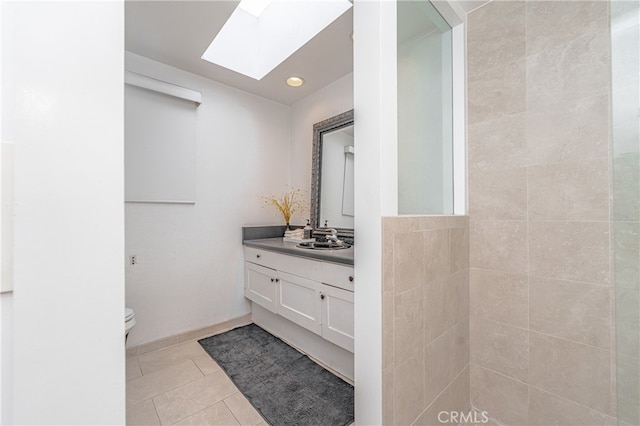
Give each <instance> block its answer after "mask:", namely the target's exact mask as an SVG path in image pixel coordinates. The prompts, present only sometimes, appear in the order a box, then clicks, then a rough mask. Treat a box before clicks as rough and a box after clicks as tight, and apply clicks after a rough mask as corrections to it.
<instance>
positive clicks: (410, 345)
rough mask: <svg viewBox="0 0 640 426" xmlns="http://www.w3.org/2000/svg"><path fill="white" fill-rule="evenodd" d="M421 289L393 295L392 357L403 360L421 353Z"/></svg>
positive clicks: (422, 344)
mask: <svg viewBox="0 0 640 426" xmlns="http://www.w3.org/2000/svg"><path fill="white" fill-rule="evenodd" d="M422 301H423V291H422V288H416V289H413V290H409V291H406V292H404V293H401V294H399V295H397V296H395V300H394V307H393V359H394V363H396V364H399V363H402V362H405V361H406V360H407V359H409V358H411V357H415V356H417V355H418V354H422V349H423V346H424V339H423V336H424V319H423V312H424V306H423V302H422Z"/></svg>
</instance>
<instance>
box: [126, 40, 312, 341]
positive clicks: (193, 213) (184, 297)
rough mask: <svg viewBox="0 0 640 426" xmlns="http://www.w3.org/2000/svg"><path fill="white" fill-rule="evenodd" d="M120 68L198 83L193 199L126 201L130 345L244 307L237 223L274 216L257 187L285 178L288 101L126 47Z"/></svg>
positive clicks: (275, 186)
mask: <svg viewBox="0 0 640 426" xmlns="http://www.w3.org/2000/svg"><path fill="white" fill-rule="evenodd" d="M126 67H127V69H128V70H130V71H133V72H137V73H140V74H144V75H147V76H150V77H152V78H156V79H160V80H164V81H167V82H169V83H172V84H177V85H180V86H183V87H187V88H190V89H193V90H198V91H200V92H202V104H201V105H200V106H199V107H198V109H197V113H196V115H197V117H196V203H195V205H175V204H135V203H127V204H126V254H127V258H128V256H131V255H136V257H137V261H138V264H137V265H135V266H130V265H128V266H127V267H126V279H127V286H126V302H127V306H129V307H131V308H132V309H133V310H134V311H135V314H136V321H137V324H136V326H135V328H134V329H133V330H132V331H131V333H130V334H129V341H128V345H129V346H133V345H138V344H142V343H146V342H150V341H153V340H157V339H160V338H163V337H166V336H170V335H174V334H177V333H181V332H185V331H188V330H192V329H196V328H200V327H205V326H208V325H212V324H217V323H220V322H223V321H226V320H229V319H232V318H236V317H239V316H242V315H244V314H246V313H248V312H249V305H248V304H247V302H246V301H245V299H244V296H243V286H244V284H243V254H242V235H241V228H242V226H243V225H249V224H253V225H260V224H281V223H282V217H281V216H280V215H279V213H277V212H276V211H275V209H273V208H269V207H265V208H263V203H262V200H261V199H260V196H261V195H267V194H270V193H274V194H276V195H277V194H279V193H281V192H282V191H284V190H286V185H287V184H288V183H289V164H290V160H289V158H290V157H289V108H288V107H287V106H285V105H282V104H279V103H276V102H273V101H270V100H267V99H264V98H261V97H258V96H255V95H252V94H249V93H247V92H243V91H241V90H238V89H235V88H231V87H229V86H226V85H223V84H220V83H217V82H214V81H212V80H208V79H206V78H202V77H199V76H196V75H193V74H190V73H188V72H185V71H182V70H179V69H176V68H173V67H170V66H167V65H164V64H161V63H159V62H155V61H152V60H150V59H148V58H144V57H141V56H138V55H134V54H131V53H127V56H126ZM308 168H309V166H308V165H307V169H308ZM123 260H124V259H123Z"/></svg>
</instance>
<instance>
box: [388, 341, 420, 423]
mask: <svg viewBox="0 0 640 426" xmlns="http://www.w3.org/2000/svg"><path fill="white" fill-rule="evenodd" d="M393 386H394V399H393V405H394V410H395V421H394V424H396V425H410V424H411V423H413V422H414V421H415V420H416V419H417V418H418V416H419V415H420V414H421V413H422V411H423V410H424V407H425V403H424V361H423V356H422V352H421V353H420V355H418V356H414V357H412V358H410V359H408V360H407V361H405V362H404V363H402V364H400V365H398V366H397V367H396V370H395V380H394V384H393Z"/></svg>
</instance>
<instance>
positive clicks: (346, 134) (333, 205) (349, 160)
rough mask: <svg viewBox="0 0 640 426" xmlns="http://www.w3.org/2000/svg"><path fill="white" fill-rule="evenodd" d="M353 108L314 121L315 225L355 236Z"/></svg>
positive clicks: (351, 236)
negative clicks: (319, 120)
mask: <svg viewBox="0 0 640 426" xmlns="http://www.w3.org/2000/svg"><path fill="white" fill-rule="evenodd" d="M354 156H355V146H354V137H353V110H350V111H347V112H344V113H342V114H338V115H336V116H333V117H331V118H328V119H326V120H323V121H321V122H319V123H316V124H314V125H313V160H312V161H313V164H312V167H311V225H312V226H313V227H314V228H324V227H329V228H334V229H336V230H337V231H338V235H340V236H342V237H345V238H349V237H350V238H353V227H354V225H353V223H354V178H353V165H354Z"/></svg>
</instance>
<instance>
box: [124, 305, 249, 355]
mask: <svg viewBox="0 0 640 426" xmlns="http://www.w3.org/2000/svg"><path fill="white" fill-rule="evenodd" d="M252 322H253V321H252V320H251V314H250V313H249V314H246V315H243V316H241V317H238V318H233V319H230V320H228V321H224V322H221V323H218V324H214V325H209V326H206V327H202V328H196V329H193V330H189V331H185V332H183V333H178V334H174V335H172V336H167V337H163V338H162V339H158V340H154V341H152V342H148V343H143V344H141V345H138V346H132V347H130V348H127V357H131V356H139V355H142V354H146V353H148V352H153V351H156V350H158V349H162V348H166V347H167V346H172V345H176V344H178V343H182V342H186V341H189V340H196V339H202V338H204V337H209V336H213V335H214V334H218V333H222V332H224V331H228V330H231V329H233V328H236V327H240V326H243V325H247V324H251V323H252Z"/></svg>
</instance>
